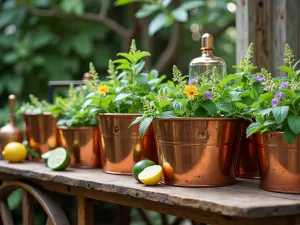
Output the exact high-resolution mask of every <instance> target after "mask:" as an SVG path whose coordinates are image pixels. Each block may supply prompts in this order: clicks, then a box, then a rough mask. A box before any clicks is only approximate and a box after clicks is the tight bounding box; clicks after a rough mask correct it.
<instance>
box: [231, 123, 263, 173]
mask: <svg viewBox="0 0 300 225" xmlns="http://www.w3.org/2000/svg"><path fill="white" fill-rule="evenodd" d="M248 125H249V122H247V121H243V122H241V132H242V133H241V135H242V137H241V144H240V147H239V150H238V155H237V161H236V166H235V175H236V176H237V177H241V178H247V179H255V178H259V172H258V159H257V153H256V148H255V143H254V137H253V136H251V137H249V138H246V129H247V127H248Z"/></svg>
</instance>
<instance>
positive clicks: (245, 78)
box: [228, 43, 265, 179]
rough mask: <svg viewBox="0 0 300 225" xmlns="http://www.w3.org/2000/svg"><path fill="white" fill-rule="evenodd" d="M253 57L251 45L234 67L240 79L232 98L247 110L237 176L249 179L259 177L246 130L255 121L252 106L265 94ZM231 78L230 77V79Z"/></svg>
mask: <svg viewBox="0 0 300 225" xmlns="http://www.w3.org/2000/svg"><path fill="white" fill-rule="evenodd" d="M252 56H253V44H252V43H251V44H250V46H249V47H248V50H247V52H246V54H245V56H244V57H242V58H241V60H240V65H238V66H234V68H236V69H237V70H238V72H237V73H236V75H238V77H239V79H235V82H234V83H232V84H231V85H232V87H233V88H234V91H232V92H231V93H232V97H233V98H234V99H236V98H239V99H240V100H241V102H242V103H244V105H243V109H246V111H245V112H244V113H243V119H244V120H242V121H241V126H242V134H243V135H244V136H243V138H242V139H241V144H240V148H239V150H238V153H237V154H238V156H237V161H236V166H235V170H236V176H237V177H242V178H248V179H249V178H258V177H259V172H258V160H257V154H256V148H255V143H254V138H253V137H248V138H246V129H247V127H248V126H249V124H250V123H251V121H253V119H254V118H253V115H252V111H253V109H252V108H251V107H250V106H251V105H252V104H255V103H256V100H257V98H258V96H259V95H261V94H263V93H264V92H265V91H264V86H263V85H262V83H263V82H264V78H263V77H262V75H261V74H260V73H258V72H256V73H254V72H253V71H254V70H255V69H256V68H257V67H256V66H254V65H253V63H252ZM230 76H231V75H228V77H230ZM241 106H242V105H241Z"/></svg>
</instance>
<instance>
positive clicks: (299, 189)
mask: <svg viewBox="0 0 300 225" xmlns="http://www.w3.org/2000/svg"><path fill="white" fill-rule="evenodd" d="M255 142H256V145H257V150H258V159H259V173H260V188H261V189H264V190H266V191H274V192H282V193H296V194H300V135H298V136H297V138H296V140H295V142H294V143H293V144H288V143H287V142H286V141H285V139H284V133H283V132H268V133H263V134H258V133H257V134H255Z"/></svg>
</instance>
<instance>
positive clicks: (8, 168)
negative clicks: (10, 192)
mask: <svg viewBox="0 0 300 225" xmlns="http://www.w3.org/2000/svg"><path fill="white" fill-rule="evenodd" d="M0 173H3V174H9V175H10V176H11V175H15V176H21V177H23V178H27V179H28V178H29V179H30V178H31V179H36V180H40V181H48V182H49V183H56V184H62V185H63V186H64V187H66V189H68V190H69V191H70V192H72V190H73V189H74V190H76V188H79V189H80V192H79V193H77V194H78V195H80V194H81V195H85V196H91V197H92V195H93V196H96V195H99V199H103V200H104V201H106V200H107V201H110V202H119V204H124V205H129V206H131V205H135V204H136V206H138V207H139V208H146V207H142V205H141V203H140V202H138V200H144V201H147V202H148V203H149V204H150V203H153V206H151V207H150V206H149V208H152V210H153V209H155V207H156V208H157V207H159V206H160V205H161V206H162V207H166V209H164V210H161V211H162V213H167V214H169V212H166V211H167V208H170V207H173V209H172V210H175V211H176V208H178V209H180V207H185V208H189V209H190V210H191V212H192V211H193V209H194V210H203V211H207V212H213V213H219V214H220V215H221V214H222V215H225V216H231V217H233V216H239V217H247V218H259V217H271V216H285V215H296V214H300V195H292V194H278V193H271V192H266V191H263V190H260V189H259V188H258V181H256V180H244V179H239V180H238V182H237V184H235V185H232V186H226V187H217V188H180V187H171V186H164V185H158V186H154V187H146V186H143V185H141V184H140V183H137V182H136V181H135V180H134V179H133V178H132V177H130V176H119V175H109V174H104V173H102V172H101V171H100V170H99V169H88V170H83V169H81V170H80V169H68V170H66V171H64V172H55V171H51V170H50V169H49V168H46V167H45V166H44V165H43V164H39V163H30V162H26V163H23V164H8V163H6V162H4V161H1V162H0ZM49 187H50V185H49ZM55 188H57V187H55ZM84 190H86V191H85V192H84ZM121 197H123V198H124V202H122V203H120V201H121V200H120V199H121ZM93 198H94V197H93ZM128 199H131V202H128ZM136 206H134V207H136ZM178 214H179V212H178ZM183 215H188V213H186V212H185V213H184V214H181V217H185V218H186V216H183Z"/></svg>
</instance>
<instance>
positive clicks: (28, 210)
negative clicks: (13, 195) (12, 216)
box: [22, 190, 34, 225]
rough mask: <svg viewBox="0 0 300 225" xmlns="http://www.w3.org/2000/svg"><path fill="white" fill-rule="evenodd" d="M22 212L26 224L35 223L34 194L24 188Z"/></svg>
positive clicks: (31, 224) (32, 224)
mask: <svg viewBox="0 0 300 225" xmlns="http://www.w3.org/2000/svg"><path fill="white" fill-rule="evenodd" d="M22 214H23V224H24V225H34V205H33V197H32V195H31V194H30V193H29V192H28V191H26V190H23V195H22Z"/></svg>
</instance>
